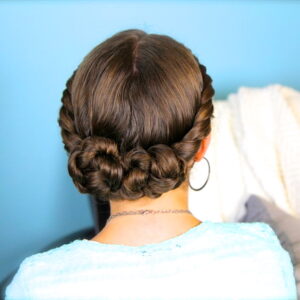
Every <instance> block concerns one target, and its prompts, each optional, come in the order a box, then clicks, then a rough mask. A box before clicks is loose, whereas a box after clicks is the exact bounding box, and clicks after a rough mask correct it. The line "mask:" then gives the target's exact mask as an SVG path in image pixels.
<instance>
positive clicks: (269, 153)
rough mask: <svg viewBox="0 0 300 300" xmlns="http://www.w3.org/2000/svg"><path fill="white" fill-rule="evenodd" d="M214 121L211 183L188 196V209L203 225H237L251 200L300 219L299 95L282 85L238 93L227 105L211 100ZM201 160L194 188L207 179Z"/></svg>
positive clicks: (209, 152)
mask: <svg viewBox="0 0 300 300" xmlns="http://www.w3.org/2000/svg"><path fill="white" fill-rule="evenodd" d="M213 101H214V107H215V112H214V115H215V118H214V119H213V120H212V138H211V143H210V146H209V148H208V150H207V152H206V154H205V157H206V158H207V159H208V160H209V162H210V166H211V174H210V179H209V181H208V183H207V185H206V186H205V187H204V189H202V190H201V191H198V192H196V191H193V190H191V189H190V190H189V208H190V210H191V211H192V212H193V213H194V215H195V216H196V217H197V218H199V219H200V220H203V221H204V220H211V221H224V222H234V221H237V220H238V219H239V218H240V217H241V216H242V215H244V213H245V207H244V204H245V202H246V200H247V199H248V197H249V195H251V194H256V195H258V196H261V197H262V198H263V199H266V200H268V201H271V202H273V203H276V205H278V207H280V208H281V209H282V210H284V211H285V212H288V213H289V214H291V215H294V216H297V215H298V216H299V215H300V92H299V91H297V90H295V89H293V88H290V87H287V86H283V85H280V84H272V85H268V86H265V87H260V88H253V87H240V88H239V89H238V91H237V93H231V94H229V96H228V98H227V99H226V100H218V101H216V100H213ZM207 172H208V168H207V163H206V161H205V160H204V159H203V160H201V161H200V162H198V163H196V164H195V165H194V167H193V169H192V173H191V177H190V182H191V184H192V186H194V187H200V186H202V184H203V183H204V182H205V180H206V178H207Z"/></svg>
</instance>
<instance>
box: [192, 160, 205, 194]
mask: <svg viewBox="0 0 300 300" xmlns="http://www.w3.org/2000/svg"><path fill="white" fill-rule="evenodd" d="M203 158H204V159H205V160H206V161H207V163H208V176H207V179H206V181H205V183H204V185H203V186H202V187H200V188H199V189H195V188H193V187H192V186H191V184H190V179H188V181H189V186H190V188H191V189H192V190H194V191H200V190H202V189H203V188H204V187H205V186H206V184H207V182H208V179H209V176H210V164H209V161H208V159H207V158H205V157H203Z"/></svg>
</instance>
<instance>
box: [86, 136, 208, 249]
mask: <svg viewBox="0 0 300 300" xmlns="http://www.w3.org/2000/svg"><path fill="white" fill-rule="evenodd" d="M210 140H211V134H210V135H208V136H207V137H206V138H205V139H203V142H202V143H201V145H200V147H199V150H198V152H197V153H196V155H195V157H194V162H199V161H200V160H201V159H202V158H203V157H204V155H205V153H206V151H207V148H208V146H209V144H210ZM110 207H111V214H116V213H118V212H122V211H132V210H133V211H135V210H139V209H154V210H162V209H188V181H185V182H183V183H182V184H181V185H180V186H179V187H178V188H177V189H174V190H171V191H169V192H167V193H164V194H163V195H162V196H161V197H159V198H157V199H151V198H148V197H143V198H140V199H138V200H135V201H130V200H126V199H124V200H123V201H120V202H114V201H110ZM201 223H202V222H201V221H200V220H198V219H197V218H196V217H194V216H193V215H192V214H188V213H157V214H147V215H125V216H117V217H115V218H113V219H111V220H110V222H108V223H106V225H105V227H104V228H103V229H102V230H101V231H100V232H99V233H98V234H97V235H96V236H94V237H93V238H92V239H91V241H96V242H100V243H106V244H122V245H127V246H142V245H145V244H150V243H159V242H162V241H164V240H168V239H170V238H173V237H175V236H178V235H181V234H183V233H185V232H186V231H188V230H189V229H191V228H192V227H195V226H197V225H199V224H201Z"/></svg>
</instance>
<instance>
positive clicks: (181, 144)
mask: <svg viewBox="0 0 300 300" xmlns="http://www.w3.org/2000/svg"><path fill="white" fill-rule="evenodd" d="M211 82H212V80H211V78H210V76H209V75H208V74H206V67H205V66H204V65H202V64H200V63H199V61H198V59H197V58H196V56H194V55H193V54H192V52H191V51H190V50H189V49H188V48H186V47H185V46H184V45H183V44H181V43H179V42H177V41H175V40H174V39H172V38H171V37H169V36H166V35H158V34H147V33H145V32H144V31H142V30H125V31H122V32H119V33H117V34H115V35H113V36H112V37H110V38H108V39H107V40H105V41H104V42H102V43H101V44H99V45H98V46H96V47H95V48H94V49H93V50H92V51H91V52H90V53H88V54H87V55H86V56H85V58H84V59H83V61H82V62H81V64H80V65H79V66H78V68H77V69H76V70H75V71H74V73H73V75H72V76H71V77H70V78H69V79H68V81H67V83H66V89H65V90H64V91H63V95H62V107H61V109H60V112H59V119H58V122H59V125H60V127H61V135H62V138H63V142H64V145H65V150H66V151H67V152H68V153H69V161H68V171H69V174H70V176H71V177H72V179H73V182H74V184H75V186H76V187H77V188H78V190H79V191H80V192H81V193H89V194H91V195H94V196H96V197H98V198H100V199H105V201H107V200H122V199H126V200H135V199H139V198H141V197H145V196H146V197H150V198H157V197H159V196H161V195H162V194H163V193H165V192H167V191H169V190H172V189H175V188H177V187H179V186H180V185H181V184H182V183H183V182H184V181H185V180H186V179H187V176H188V174H189V171H190V169H191V167H192V165H193V158H194V156H195V154H196V153H197V151H198V149H199V146H200V143H201V141H202V140H203V139H204V138H205V137H206V136H208V135H209V134H210V132H211V119H212V118H213V117H214V116H213V103H212V97H213V95H214V89H213V87H212V85H211Z"/></svg>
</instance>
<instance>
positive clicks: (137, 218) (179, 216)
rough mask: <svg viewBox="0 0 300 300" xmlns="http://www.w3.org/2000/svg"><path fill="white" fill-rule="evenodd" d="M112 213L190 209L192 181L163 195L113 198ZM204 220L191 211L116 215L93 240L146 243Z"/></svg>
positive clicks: (181, 230)
mask: <svg viewBox="0 0 300 300" xmlns="http://www.w3.org/2000/svg"><path fill="white" fill-rule="evenodd" d="M110 207H111V215H114V214H118V213H121V212H124V211H137V210H140V209H143V210H144V209H149V210H169V209H171V210H177V209H180V210H188V184H185V183H183V184H182V185H181V186H180V187H179V188H177V189H175V190H172V191H169V192H167V193H164V194H163V195H162V196H161V197H159V198H156V199H151V198H147V197H143V198H140V199H138V200H122V201H110ZM200 223H201V222H200V221H199V220H198V219H197V218H195V217H194V216H193V215H192V214H191V213H186V212H185V213H155V214H146V215H142V214H136V215H125V216H122V215H121V216H116V217H114V218H112V219H110V221H109V222H107V223H106V225H105V227H104V228H103V229H102V230H101V231H100V233H98V234H97V235H96V236H95V237H94V238H93V240H96V241H99V242H104V243H116V244H118V243H120V242H123V243H125V244H132V245H133V244H134V245H139V244H145V243H149V242H150V243H151V242H153V241H154V242H156V241H160V240H164V239H167V238H169V237H172V236H176V235H178V234H181V233H183V232H185V231H186V230H188V229H189V228H191V227H194V226H196V225H198V224H200Z"/></svg>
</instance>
